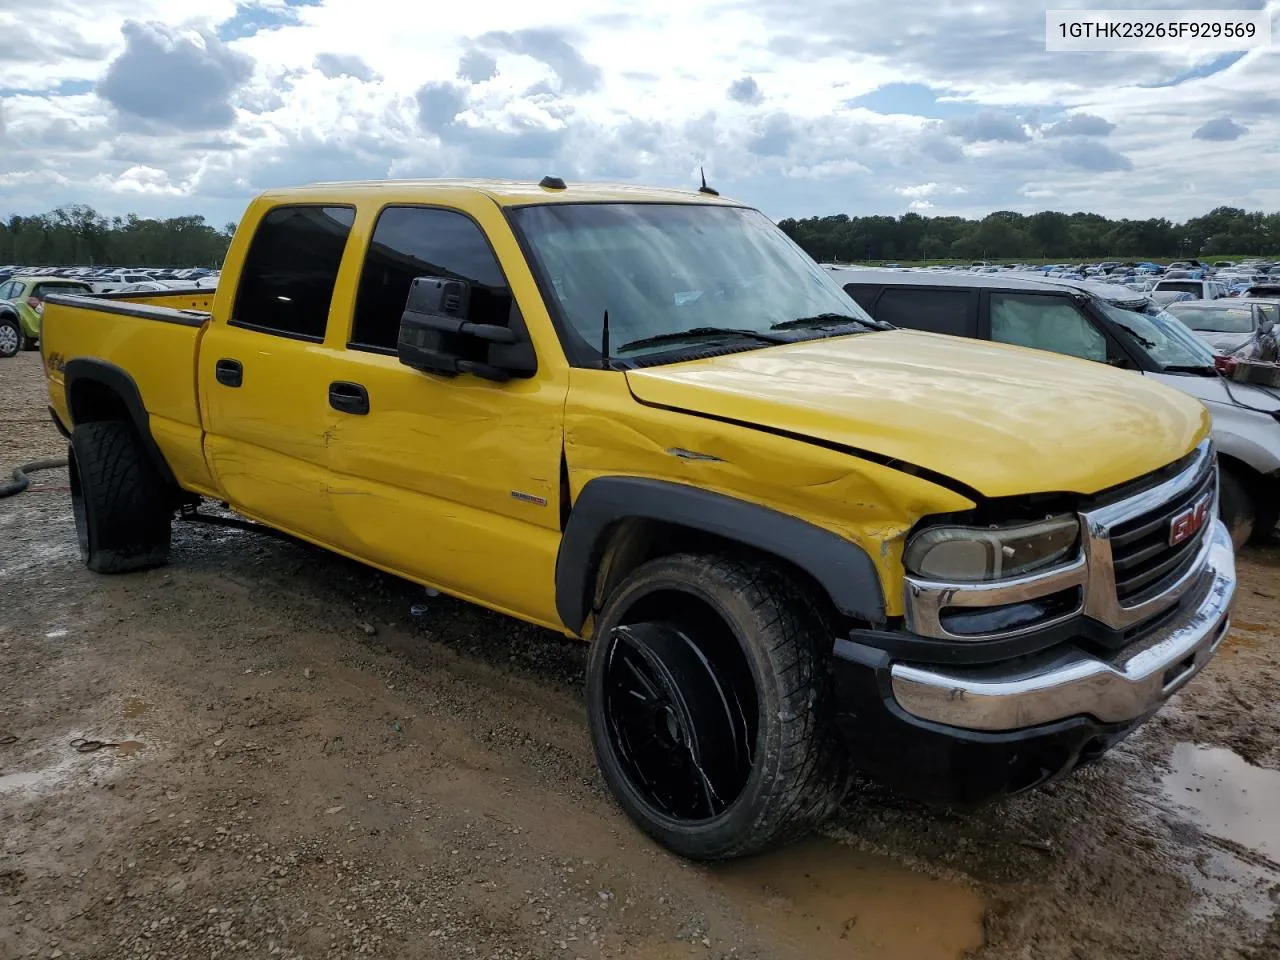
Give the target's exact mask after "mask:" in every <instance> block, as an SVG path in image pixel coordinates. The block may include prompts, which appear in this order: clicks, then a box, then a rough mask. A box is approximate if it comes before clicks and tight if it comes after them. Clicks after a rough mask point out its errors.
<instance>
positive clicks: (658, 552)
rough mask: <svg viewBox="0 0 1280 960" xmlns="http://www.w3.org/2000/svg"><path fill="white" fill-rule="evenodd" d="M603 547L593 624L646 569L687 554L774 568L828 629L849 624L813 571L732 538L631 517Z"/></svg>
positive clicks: (594, 592) (614, 529)
mask: <svg viewBox="0 0 1280 960" xmlns="http://www.w3.org/2000/svg"><path fill="white" fill-rule="evenodd" d="M602 541H603V543H604V546H603V548H602V549H601V551H600V553H599V557H600V559H599V562H598V563H597V564H596V566H595V569H594V570H592V571H591V578H592V584H593V586H592V592H591V618H592V621H594V619H595V617H596V616H597V615H598V614H599V612H600V611H601V610H602V609H603V608H604V605H605V603H606V602H607V601H608V599H609V596H610V595H611V594H612V593H613V591H614V590H616V589H617V587H618V585H619V584H620V583H622V581H623V580H625V579H626V578H627V576H628V575H630V574H631V572H632V571H634V570H635V569H636V568H638V567H639V566H641V564H644V563H648V562H649V561H650V560H654V559H657V558H658V557H665V556H670V555H673V554H681V553H696V554H718V555H721V556H729V557H739V558H749V559H751V560H753V561H754V562H757V563H762V564H768V565H769V566H771V567H773V568H774V569H775V570H778V571H779V572H780V573H782V574H783V575H785V576H786V577H787V578H788V579H789V580H790V581H791V582H792V583H793V584H795V586H796V587H797V589H799V590H800V591H801V592H802V593H803V594H804V596H805V597H807V598H808V599H809V601H810V603H811V604H812V606H813V607H814V609H815V612H817V614H818V615H819V616H820V617H821V618H822V621H823V622H824V623H826V624H828V625H831V626H832V628H833V629H834V628H836V626H837V624H839V623H840V622H841V620H844V619H848V618H845V617H842V616H841V614H840V613H839V612H838V611H837V609H836V606H835V604H834V603H833V602H832V600H831V597H830V595H829V594H828V593H827V591H826V590H825V589H824V588H823V587H822V585H821V584H820V583H819V582H818V580H817V579H816V578H815V577H814V576H813V575H812V574H810V573H809V572H808V571H807V570H805V569H804V568H802V567H800V566H797V565H796V564H795V563H792V562H791V561H789V560H786V559H784V558H782V557H779V556H777V555H776V554H772V553H768V552H766V551H763V550H760V549H758V548H756V547H751V546H748V545H746V544H744V543H740V542H738V541H735V540H732V539H730V538H727V537H722V536H719V535H717V534H713V533H707V532H706V531H704V530H698V529H695V528H693V527H686V526H683V525H681V524H677V523H668V522H666V521H663V520H653V519H648V518H641V517H626V518H624V519H622V520H620V521H618V522H617V523H615V524H613V526H612V527H610V528H609V529H608V530H607V531H605V533H604V534H603V536H602Z"/></svg>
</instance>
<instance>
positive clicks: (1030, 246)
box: [778, 207, 1280, 263]
mask: <svg viewBox="0 0 1280 960" xmlns="http://www.w3.org/2000/svg"><path fill="white" fill-rule="evenodd" d="M778 225H779V226H780V227H781V228H782V229H783V230H784V231H785V232H786V233H787V234H788V235H789V236H790V237H791V238H792V239H793V240H795V241H796V242H797V243H798V244H800V246H801V247H803V248H804V249H805V250H806V251H807V252H808V253H809V255H810V256H812V257H813V258H814V259H815V260H819V261H836V262H844V263H849V262H857V261H868V260H878V261H886V260H887V261H893V260H902V261H909V260H944V259H959V260H977V259H982V260H1063V261H1080V260H1098V259H1105V258H1117V259H1134V258H1139V257H1144V258H1159V259H1186V258H1189V257H1194V258H1203V257H1211V256H1213V255H1215V254H1217V255H1219V256H1221V255H1228V254H1234V255H1237V256H1239V255H1242V254H1243V255H1256V256H1268V255H1271V256H1274V255H1277V254H1280V213H1270V214H1267V213H1262V212H1248V211H1245V210H1241V209H1239V208H1236V207H1218V208H1216V209H1215V210H1211V211H1210V212H1209V213H1207V214H1205V215H1204V216H1202V217H1195V218H1193V219H1190V220H1187V221H1186V222H1185V223H1173V222H1171V221H1169V220H1165V219H1153V220H1110V219H1108V218H1107V217H1103V216H1100V215H1098V214H1096V213H1059V212H1057V211H1052V210H1048V211H1044V212H1042V213H1034V214H1031V215H1030V216H1026V215H1024V214H1021V213H1014V212H1013V211H1011V210H999V211H997V212H995V213H992V214H988V215H987V216H985V217H983V218H982V219H981V220H966V219H965V218H963V217H925V216H921V215H920V214H918V213H908V214H905V215H904V216H901V217H884V216H881V217H850V216H847V215H845V214H842V213H841V214H835V215H833V216H827V217H808V218H805V219H802V220H795V219H786V220H782V221H780V222H779V224H778Z"/></svg>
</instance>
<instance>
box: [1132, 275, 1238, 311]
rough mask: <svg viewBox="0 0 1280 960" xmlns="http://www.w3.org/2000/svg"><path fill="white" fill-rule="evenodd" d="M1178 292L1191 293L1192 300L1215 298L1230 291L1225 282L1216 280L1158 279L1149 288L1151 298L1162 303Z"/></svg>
mask: <svg viewBox="0 0 1280 960" xmlns="http://www.w3.org/2000/svg"><path fill="white" fill-rule="evenodd" d="M1180 293H1189V294H1191V299H1192V300H1217V299H1218V298H1219V297H1225V296H1227V295H1228V294H1229V293H1230V291H1229V290H1228V289H1227V287H1226V284H1223V283H1219V282H1218V281H1217V280H1189V279H1179V280H1160V281H1158V282H1157V283H1156V285H1155V286H1154V287H1153V288H1152V290H1151V299H1153V300H1155V301H1156V302H1157V303H1160V304H1162V305H1163V304H1168V303H1169V302H1170V301H1172V300H1174V299H1175V298H1176V297H1177V295H1178V294H1180Z"/></svg>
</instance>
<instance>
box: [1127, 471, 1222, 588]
mask: <svg viewBox="0 0 1280 960" xmlns="http://www.w3.org/2000/svg"><path fill="white" fill-rule="evenodd" d="M1215 476H1216V474H1215V472H1214V470H1213V469H1212V467H1210V468H1207V469H1206V470H1205V472H1204V475H1203V476H1202V477H1201V478H1200V479H1199V480H1198V481H1197V482H1196V484H1195V486H1193V487H1192V488H1191V489H1190V490H1187V491H1186V492H1184V493H1182V494H1180V495H1179V496H1177V497H1175V498H1174V499H1172V500H1169V501H1168V502H1166V503H1163V504H1161V505H1160V506H1159V507H1156V508H1155V509H1154V510H1151V511H1148V512H1147V513H1144V514H1142V515H1141V516H1137V517H1134V518H1133V519H1131V520H1126V521H1124V522H1123V523H1120V524H1117V525H1116V526H1115V527H1113V528H1112V530H1111V559H1112V563H1113V564H1114V566H1115V574H1116V597H1117V599H1119V601H1120V602H1121V603H1122V604H1123V605H1125V606H1129V607H1132V606H1137V605H1138V604H1140V603H1143V602H1145V601H1146V600H1149V599H1151V598H1152V597H1155V596H1159V595H1160V594H1161V593H1163V592H1164V591H1165V590H1166V589H1168V587H1169V586H1170V585H1171V584H1172V583H1173V582H1174V581H1175V580H1177V579H1178V578H1179V577H1180V576H1182V575H1183V574H1184V573H1186V572H1187V570H1188V568H1189V567H1190V566H1191V564H1192V562H1193V561H1194V560H1195V557H1196V553H1197V552H1199V550H1200V545H1201V544H1202V543H1203V542H1204V538H1205V537H1206V536H1208V534H1209V524H1207V523H1206V524H1204V525H1203V526H1202V527H1201V528H1200V529H1199V530H1197V531H1196V532H1195V535H1194V536H1191V537H1188V538H1187V539H1186V540H1183V541H1182V542H1181V543H1179V544H1176V545H1174V546H1170V545H1169V536H1170V531H1171V529H1172V524H1173V520H1174V518H1175V517H1176V516H1178V514H1180V513H1182V512H1184V511H1186V510H1188V509H1190V508H1191V507H1192V506H1193V505H1195V504H1196V503H1197V502H1198V501H1199V500H1200V498H1201V497H1203V496H1204V495H1205V494H1206V493H1208V494H1213V493H1214V490H1215V487H1214V480H1215Z"/></svg>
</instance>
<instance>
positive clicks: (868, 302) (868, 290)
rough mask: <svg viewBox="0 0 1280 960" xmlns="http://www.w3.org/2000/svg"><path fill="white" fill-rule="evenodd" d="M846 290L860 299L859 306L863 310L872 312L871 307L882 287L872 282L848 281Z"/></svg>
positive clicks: (855, 298) (857, 299)
mask: <svg viewBox="0 0 1280 960" xmlns="http://www.w3.org/2000/svg"><path fill="white" fill-rule="evenodd" d="M844 292H845V293H847V294H848V295H849V296H851V297H853V299H854V300H856V301H858V306H860V307H861V308H862V309H863V310H865V311H867V313H871V308H872V306H874V305H875V302H876V294H877V293H879V292H880V288H879V287H877V286H875V285H874V284H870V283H846V284H845V285H844Z"/></svg>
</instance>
